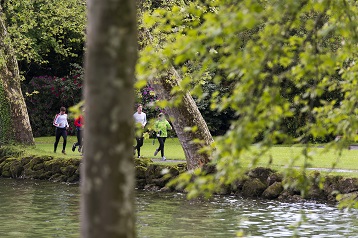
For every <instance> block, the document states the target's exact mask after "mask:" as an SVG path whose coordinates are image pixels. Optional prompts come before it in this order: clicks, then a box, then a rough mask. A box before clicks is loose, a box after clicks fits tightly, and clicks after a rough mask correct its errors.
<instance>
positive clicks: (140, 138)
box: [134, 137, 144, 156]
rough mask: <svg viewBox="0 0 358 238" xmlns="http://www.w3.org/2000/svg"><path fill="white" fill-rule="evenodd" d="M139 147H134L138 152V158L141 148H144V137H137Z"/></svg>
mask: <svg viewBox="0 0 358 238" xmlns="http://www.w3.org/2000/svg"><path fill="white" fill-rule="evenodd" d="M135 139H136V141H137V145H136V146H135V147H134V149H135V150H137V153H138V156H140V147H142V146H143V141H144V137H136V138H135Z"/></svg>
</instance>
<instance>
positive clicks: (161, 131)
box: [154, 112, 172, 161]
mask: <svg viewBox="0 0 358 238" xmlns="http://www.w3.org/2000/svg"><path fill="white" fill-rule="evenodd" d="M171 129H172V126H171V125H170V124H169V122H168V121H167V119H165V115H164V113H162V112H161V113H159V115H158V120H157V121H156V122H155V124H154V130H155V132H156V134H157V139H158V141H159V147H158V148H157V149H156V150H155V152H154V156H156V155H157V154H158V153H159V151H160V155H161V156H162V161H165V160H167V159H166V158H165V156H164V144H165V140H166V139H167V137H168V130H171Z"/></svg>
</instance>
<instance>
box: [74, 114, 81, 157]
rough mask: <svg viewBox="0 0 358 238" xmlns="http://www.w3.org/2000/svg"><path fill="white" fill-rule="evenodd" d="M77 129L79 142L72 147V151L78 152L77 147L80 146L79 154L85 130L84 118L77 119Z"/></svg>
mask: <svg viewBox="0 0 358 238" xmlns="http://www.w3.org/2000/svg"><path fill="white" fill-rule="evenodd" d="M74 124H75V127H76V135H77V142H75V143H74V144H73V145H72V151H73V152H74V151H75V150H76V147H77V146H78V152H81V149H82V139H83V138H82V129H83V116H82V115H79V116H78V117H77V118H76V119H75V122H74Z"/></svg>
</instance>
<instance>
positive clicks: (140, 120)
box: [133, 104, 147, 158]
mask: <svg viewBox="0 0 358 238" xmlns="http://www.w3.org/2000/svg"><path fill="white" fill-rule="evenodd" d="M133 117H134V121H135V124H136V129H137V130H136V138H135V139H136V141H137V144H136V146H134V154H135V151H136V150H137V153H138V158H140V147H142V146H143V141H144V137H143V131H140V132H138V130H143V129H144V127H145V125H146V124H147V116H146V114H145V113H144V112H143V106H142V104H138V106H137V112H136V113H134V114H133ZM137 132H138V134H139V135H137Z"/></svg>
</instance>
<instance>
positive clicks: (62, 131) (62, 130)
mask: <svg viewBox="0 0 358 238" xmlns="http://www.w3.org/2000/svg"><path fill="white" fill-rule="evenodd" d="M61 136H62V137H63V145H62V150H65V149H66V144H67V131H66V128H58V127H57V128H56V141H55V144H54V152H56V150H57V145H58V142H59V141H60V138H61Z"/></svg>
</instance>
